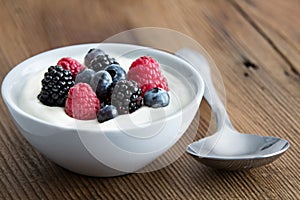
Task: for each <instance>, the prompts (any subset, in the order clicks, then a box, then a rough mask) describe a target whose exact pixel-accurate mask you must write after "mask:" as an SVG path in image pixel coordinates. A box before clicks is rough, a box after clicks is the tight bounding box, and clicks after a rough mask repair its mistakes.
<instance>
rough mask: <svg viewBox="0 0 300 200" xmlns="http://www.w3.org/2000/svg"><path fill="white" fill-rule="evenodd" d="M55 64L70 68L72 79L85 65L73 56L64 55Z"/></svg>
mask: <svg viewBox="0 0 300 200" xmlns="http://www.w3.org/2000/svg"><path fill="white" fill-rule="evenodd" d="M57 65H60V66H62V67H63V68H64V69H66V70H70V71H71V73H72V75H73V80H75V78H76V76H77V74H78V73H79V72H81V71H82V70H84V69H85V68H86V67H85V66H84V65H82V64H81V63H80V62H78V61H77V60H75V59H73V58H69V57H65V58H62V59H60V60H59V61H58V62H57Z"/></svg>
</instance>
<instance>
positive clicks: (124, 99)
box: [111, 80, 143, 115]
mask: <svg viewBox="0 0 300 200" xmlns="http://www.w3.org/2000/svg"><path fill="white" fill-rule="evenodd" d="M141 94H142V91H141V89H140V88H139V87H138V85H137V83H136V82H134V81H128V80H120V81H118V82H117V84H116V85H115V87H114V89H113V92H112V95H111V104H112V105H113V106H115V107H116V108H117V111H118V113H119V114H120V115H122V114H128V113H132V112H134V111H136V110H137V109H139V108H140V107H141V106H142V105H143V98H142V97H141Z"/></svg>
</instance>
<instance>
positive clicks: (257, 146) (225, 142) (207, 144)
mask: <svg viewBox="0 0 300 200" xmlns="http://www.w3.org/2000/svg"><path fill="white" fill-rule="evenodd" d="M226 128H227V127H226ZM226 128H225V129H226ZM224 131H226V133H224ZM288 148H289V143H288V141H286V140H284V139H280V138H276V137H270V136H259V135H253V134H240V133H238V132H236V131H234V130H231V129H228V128H227V130H224V129H223V130H222V132H218V133H216V134H214V135H212V136H210V137H207V138H204V139H202V140H199V141H196V142H193V143H192V144H190V145H189V146H188V147H187V149H186V151H187V152H188V153H189V154H190V155H192V156H193V157H194V158H195V159H197V160H198V161H200V162H202V163H203V164H205V165H207V166H210V167H214V168H218V169H226V170H243V169H250V168H254V167H260V166H263V165H266V164H268V163H271V162H272V161H274V160H275V159H277V158H278V157H279V156H281V155H282V154H283V153H284V152H285V151H286V150H287V149H288Z"/></svg>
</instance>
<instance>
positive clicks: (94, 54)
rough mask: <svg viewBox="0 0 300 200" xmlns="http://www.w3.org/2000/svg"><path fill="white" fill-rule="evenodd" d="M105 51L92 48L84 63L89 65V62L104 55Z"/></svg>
mask: <svg viewBox="0 0 300 200" xmlns="http://www.w3.org/2000/svg"><path fill="white" fill-rule="evenodd" d="M104 54H105V53H104V51H103V50H101V49H96V48H93V49H90V50H89V51H88V53H87V54H86V55H85V57H84V65H85V66H89V64H90V63H91V62H92V61H93V60H94V59H95V58H96V57H97V56H98V55H104Z"/></svg>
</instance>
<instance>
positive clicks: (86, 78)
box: [75, 69, 95, 84]
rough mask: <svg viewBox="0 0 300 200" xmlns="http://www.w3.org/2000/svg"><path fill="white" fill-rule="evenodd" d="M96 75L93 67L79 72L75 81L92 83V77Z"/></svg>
mask: <svg viewBox="0 0 300 200" xmlns="http://www.w3.org/2000/svg"><path fill="white" fill-rule="evenodd" d="M94 75H95V71H94V70H92V69H85V70H83V71H81V72H79V73H78V74H77V76H76V78H75V83H87V84H90V82H91V80H92V78H93V77H94Z"/></svg>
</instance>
